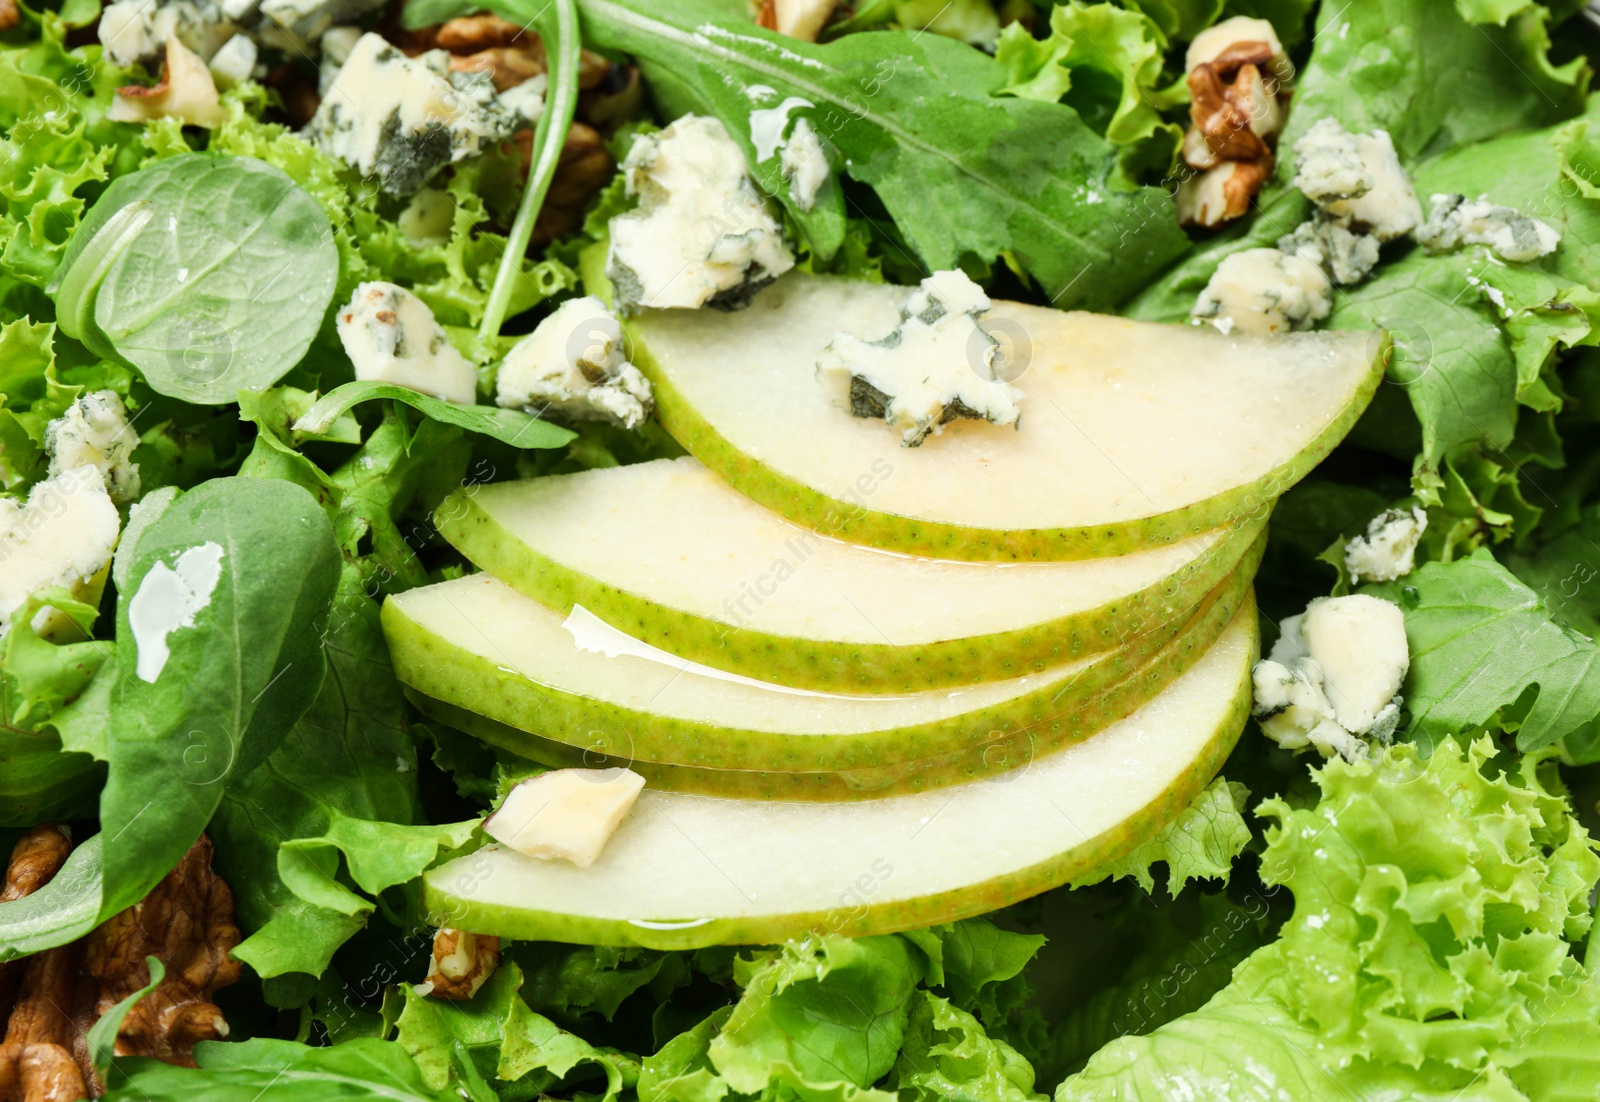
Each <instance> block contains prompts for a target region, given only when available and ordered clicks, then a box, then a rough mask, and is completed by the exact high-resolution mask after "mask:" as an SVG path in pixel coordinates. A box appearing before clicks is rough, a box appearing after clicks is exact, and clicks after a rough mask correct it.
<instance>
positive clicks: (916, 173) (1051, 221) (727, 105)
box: [581, 0, 1187, 307]
mask: <svg viewBox="0 0 1600 1102" xmlns="http://www.w3.org/2000/svg"><path fill="white" fill-rule="evenodd" d="M581 10H582V14H583V19H584V38H585V41H586V42H588V43H589V44H590V45H591V46H597V47H600V48H604V49H614V50H620V51H623V52H625V53H629V54H631V55H633V56H634V57H635V58H636V59H637V60H638V61H639V63H640V65H641V67H642V68H643V70H644V73H645V76H646V77H647V78H648V79H649V80H650V82H651V87H652V91H653V93H654V94H655V96H656V97H657V99H658V100H660V101H661V103H662V104H663V106H664V107H665V108H666V110H667V111H668V112H669V113H672V114H681V113H685V112H689V111H695V112H699V113H702V114H711V115H715V116H717V117H718V118H720V119H721V120H722V121H723V123H724V124H725V125H726V126H727V129H728V132H729V134H730V135H732V137H733V138H734V140H736V141H737V142H739V144H740V145H741V146H742V147H743V148H744V149H745V151H746V153H747V155H748V156H749V160H750V165H751V171H752V173H753V174H754V176H755V177H756V179H757V181H758V182H759V183H760V184H761V186H762V187H763V188H764V189H766V190H767V191H769V192H771V193H773V194H775V195H777V196H778V197H779V198H780V199H781V200H783V201H784V204H785V207H786V209H787V210H788V211H789V213H790V214H791V215H792V216H793V217H794V218H795V220H796V221H797V222H798V223H799V224H800V225H801V226H802V227H804V229H805V231H806V234H807V236H808V237H809V238H810V240H811V244H812V246H813V247H814V248H815V250H816V252H817V253H818V255H820V256H823V257H828V256H831V255H832V254H833V253H834V252H835V251H837V249H838V247H839V245H840V243H841V241H842V239H843V233H844V225H845V206H844V192H843V191H842V190H841V189H840V188H838V187H837V186H835V185H832V184H830V185H828V186H827V187H826V188H825V189H824V191H823V192H822V193H820V194H819V196H818V199H817V203H816V205H815V206H814V207H813V208H812V209H811V210H810V211H802V210H800V209H799V208H798V207H797V206H796V205H795V204H794V202H793V200H792V199H791V198H790V197H789V191H788V184H787V183H786V182H785V181H784V179H783V174H782V169H781V166H780V160H781V158H779V157H778V156H777V154H776V153H775V152H773V151H772V150H769V149H767V148H766V144H765V142H764V141H763V143H762V148H760V149H758V148H757V143H756V140H755V138H756V137H757V136H762V135H764V133H765V130H764V127H765V124H766V123H767V121H768V120H766V119H764V118H754V119H753V115H754V113H755V112H757V111H770V110H774V109H777V108H778V107H779V106H780V105H781V104H782V103H783V102H784V101H785V100H787V99H789V98H790V97H797V98H799V99H800V100H803V101H804V102H805V104H806V106H804V107H802V108H795V107H794V106H793V105H791V110H793V111H794V112H795V114H794V115H793V116H792V117H804V118H806V119H807V120H808V121H809V122H810V123H811V125H812V127H813V128H814V129H815V130H816V131H817V132H818V134H819V135H820V136H821V137H822V138H823V139H824V140H825V141H827V142H828V143H830V144H831V145H833V146H834V147H836V149H837V152H838V155H839V157H840V161H841V162H842V163H843V165H844V166H845V167H844V171H845V172H847V173H848V174H849V175H850V176H851V178H853V179H854V180H856V181H858V182H860V183H862V184H865V185H867V186H869V187H871V188H873V189H874V190H875V191H876V192H877V195H878V198H879V199H880V200H881V201H882V202H883V205H884V207H885V208H886V209H887V211H888V213H889V215H890V216H891V217H892V218H893V220H894V223H895V225H896V227H897V229H898V231H899V232H900V233H901V234H902V235H903V236H904V238H905V240H906V242H907V243H908V245H909V246H910V248H911V250H912V251H913V252H914V253H916V254H917V256H918V257H919V258H920V260H921V262H922V264H923V265H925V266H926V267H927V268H928V269H930V270H931V269H934V268H953V267H956V266H958V264H959V263H960V262H961V260H962V258H963V257H970V258H972V259H974V260H976V261H977V262H979V263H989V262H991V261H993V260H994V258H996V257H998V256H1000V255H1001V254H1006V255H1008V256H1012V257H1014V258H1015V259H1016V260H1017V262H1018V263H1019V264H1020V265H1021V267H1022V269H1023V270H1025V271H1026V272H1028V274H1029V275H1031V276H1032V277H1033V278H1034V279H1036V280H1037V281H1038V282H1039V284H1040V285H1041V286H1042V287H1043V289H1044V292H1045V294H1046V296H1047V297H1049V298H1050V299H1051V300H1052V301H1054V302H1055V303H1056V304H1057V305H1059V306H1064V307H1065V306H1091V307H1092V306H1106V305H1111V304H1115V303H1117V302H1120V301H1121V300H1122V299H1124V298H1126V297H1127V296H1128V295H1130V294H1132V293H1133V292H1134V291H1135V290H1137V289H1138V288H1140V287H1142V286H1143V285H1144V283H1145V282H1146V281H1147V280H1148V278H1149V277H1150V275H1151V274H1152V273H1153V272H1155V271H1156V270H1158V269H1159V267H1160V266H1161V265H1163V264H1165V263H1167V262H1168V261H1170V260H1171V259H1172V258H1173V257H1175V256H1176V255H1178V253H1180V252H1181V251H1182V250H1183V249H1184V248H1185V246H1186V243H1187V242H1186V239H1185V238H1184V236H1183V234H1182V233H1181V232H1180V231H1179V230H1178V228H1177V225H1176V222H1175V220H1174V219H1173V218H1172V217H1171V214H1170V212H1171V200H1170V198H1169V197H1168V196H1167V195H1165V194H1164V193H1162V192H1160V191H1158V190H1155V189H1139V190H1133V191H1119V190H1113V189H1112V188H1111V187H1110V178H1111V175H1112V174H1113V172H1114V170H1115V166H1114V156H1113V151H1112V149H1111V147H1110V145H1109V144H1108V143H1106V142H1105V141H1104V140H1103V139H1102V138H1100V137H1099V135H1097V134H1095V133H1094V131H1093V130H1092V129H1091V128H1090V127H1089V126H1088V125H1087V124H1086V123H1085V122H1084V121H1083V120H1082V119H1080V118H1079V117H1078V115H1077V113H1076V112H1074V111H1072V110H1071V109H1070V108H1067V107H1065V106H1062V105H1059V104H1054V103H1039V102H1036V101H1032V100H1025V99H1018V98H1016V97H1011V96H999V97H997V96H995V94H994V93H996V92H998V91H999V90H1000V89H1001V88H1003V87H1004V86H1005V85H1006V83H1007V77H1006V70H1005V69H1004V68H1003V67H1002V66H1001V65H1000V64H999V63H998V62H996V61H994V60H993V59H991V58H988V57H985V56H984V55H983V54H981V53H979V52H978V51H975V50H972V49H971V48H969V47H966V46H963V45H961V44H960V43H957V42H954V41H951V40H949V39H946V38H944V37H942V36H939V35H931V34H929V35H921V36H917V35H913V34H910V33H906V32H899V31H874V32H867V33H863V34H853V35H847V36H846V37H844V38H841V39H839V40H837V41H835V42H832V43H829V44H827V45H822V46H817V45H812V44H809V43H805V42H800V41H796V40H794V39H791V38H785V37H783V36H780V35H777V34H774V33H773V32H770V31H765V30H762V29H760V28H757V27H751V26H749V25H748V24H746V23H735V22H733V21H731V20H729V19H727V18H726V17H724V16H721V15H719V14H718V13H717V12H716V10H715V9H712V8H708V7H703V6H701V5H699V4H697V3H695V2H694V0H660V2H657V0H649V2H644V0H583V2H582V4H581ZM753 126H754V129H752V127H753ZM1113 258H1114V259H1113Z"/></svg>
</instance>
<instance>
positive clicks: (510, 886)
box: [423, 602, 1256, 949]
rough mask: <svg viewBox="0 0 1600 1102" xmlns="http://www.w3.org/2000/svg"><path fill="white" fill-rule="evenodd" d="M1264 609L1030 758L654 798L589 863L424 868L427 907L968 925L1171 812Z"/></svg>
mask: <svg viewBox="0 0 1600 1102" xmlns="http://www.w3.org/2000/svg"><path fill="white" fill-rule="evenodd" d="M1255 654H1256V634H1255V610H1254V608H1253V606H1252V605H1250V603H1248V602H1247V605H1246V607H1245V608H1243V609H1241V610H1240V612H1239V615H1238V616H1237V617H1236V618H1235V620H1234V622H1233V623H1232V624H1231V625H1230V626H1229V628H1228V630H1227V631H1226V632H1225V633H1224V634H1223V636H1222V638H1220V639H1219V640H1218V641H1217V643H1216V644H1215V645H1214V646H1213V647H1212V648H1211V649H1210V650H1209V651H1208V652H1207V653H1206V655H1205V656H1204V657H1203V658H1201V660H1200V661H1199V662H1198V663H1196V664H1195V666H1194V667H1193V668H1192V669H1190V670H1189V672H1188V673H1186V674H1184V675H1183V676H1182V677H1181V678H1179V679H1178V680H1177V681H1175V682H1174V683H1173V684H1172V685H1171V686H1170V687H1169V688H1168V689H1167V690H1166V691H1165V692H1163V693H1162V694H1161V695H1160V696H1158V697H1156V698H1155V699H1154V700H1152V701H1151V702H1150V703H1148V704H1146V705H1145V706H1144V707H1143V708H1141V709H1140V710H1139V711H1137V712H1136V713H1134V714H1133V715H1131V716H1129V717H1128V718H1127V719H1124V720H1122V721H1121V722H1120V723H1117V724H1115V725H1114V726H1112V727H1110V728H1108V729H1106V730H1105V731H1102V732H1101V733H1100V734H1098V735H1096V736H1095V737H1094V738H1091V739H1087V740H1085V741H1083V742H1080V743H1077V744H1075V745H1073V746H1071V747H1069V748H1068V749H1065V750H1062V751H1060V752H1059V753H1056V754H1052V755H1050V756H1048V757H1045V758H1041V759H1040V760H1038V761H1036V762H1034V763H1033V765H1032V766H1031V767H1030V768H1028V769H1023V770H1017V771H1015V772H1013V773H1008V774H1005V775H1004V776H1002V777H1000V778H997V779H995V780H992V781H978V782H974V783H972V784H966V785H962V786H960V787H959V788H955V789H949V790H945V791H939V792H925V793H920V794H918V795H914V796H892V797H888V798H885V799H880V800H866V801H862V802H859V803H837V804H828V803H805V802H787V801H774V800H729V799H718V798H715V797H710V796H691V795H685V794H683V793H677V792H657V791H652V790H651V789H649V788H648V787H647V788H646V789H645V791H644V792H643V793H641V794H640V796H639V800H638V802H637V803H636V804H635V805H634V809H633V813H632V814H631V815H630V816H629V818H628V819H626V820H625V821H624V822H623V823H622V825H621V826H620V827H619V828H618V829H617V832H616V834H614V835H612V837H611V840H610V842H609V843H607V845H606V849H605V852H604V853H603V854H601V856H600V859H599V860H597V861H596V862H595V863H594V864H593V865H591V866H589V867H588V868H584V869H580V868H577V867H575V866H572V865H568V864H565V863H562V862H556V861H538V860H535V859H533V858H529V857H524V856H523V855H521V854H519V853H514V852H511V851H509V850H506V849H503V848H500V847H497V846H488V847H485V848H484V849H481V850H478V851H477V852H476V853H473V854H470V855H468V856H466V857H461V858H458V859H457V860H454V861H451V862H449V863H447V864H444V865H442V866H440V867H439V868H437V869H434V870H432V871H431V872H429V873H427V874H425V876H424V881H423V882H424V898H425V902H426V905H427V908H428V910H429V912H430V914H431V916H432V917H431V919H430V921H433V922H436V923H440V924H444V925H449V926H454V927H457V928H460V929H465V930H471V931H473V932H474V933H480V934H497V935H500V936H502V937H511V938H517V939H528V940H535V941H573V942H581V943H588V944H597V945H644V946H649V947H652V948H661V949H688V948H696V947H700V946H706V945H723V944H762V943H771V942H776V941H782V940H784V939H787V938H801V937H805V936H806V935H808V934H814V933H839V934H845V935H849V936H860V935H864V934H876V933H888V932H891V931H894V930H904V929H909V928H911V927H915V926H924V925H927V924H929V923H934V922H952V921H955V920H957V919H960V918H965V917H968V916H970V915H975V914H980V913H983V912H985V911H990V910H993V909H994V908H996V907H1003V906H1005V905H1006V904H1009V903H1014V902H1016V901H1017V900H1019V899H1024V898H1026V897H1028V896H1030V895H1035V894H1037V893H1039V892H1041V891H1044V890H1046V889H1048V888H1052V887H1055V886H1057V885H1059V884H1063V883H1066V882H1067V881H1069V880H1073V879H1076V878H1079V877H1082V876H1084V875H1086V874H1088V873H1090V872H1092V871H1094V870H1096V869H1098V868H1103V867H1104V866H1105V865H1106V864H1107V863H1108V862H1110V861H1112V860H1114V859H1116V858H1117V857H1119V856H1121V855H1122V854H1124V853H1126V852H1127V851H1128V850H1129V849H1131V848H1132V847H1133V846H1135V845H1137V844H1138V843H1139V842H1140V841H1142V840H1143V839H1144V838H1147V837H1148V836H1149V835H1150V834H1151V833H1153V832H1154V831H1155V830H1157V829H1159V828H1160V827H1161V826H1162V825H1163V824H1164V823H1166V822H1169V821H1170V820H1171V818H1172V817H1173V816H1174V815H1175V814H1177V812H1178V811H1179V810H1180V809H1182V808H1183V807H1185V806H1186V805H1187V804H1188V803H1189V802H1190V801H1191V800H1193V798H1194V797H1195V795H1196V794H1197V793H1199V791H1200V790H1201V789H1202V788H1203V787H1204V786H1205V785H1206V784H1207V783H1208V782H1209V781H1210V779H1211V778H1212V776H1214V775H1215V773H1216V771H1217V769H1218V768H1219V767H1220V766H1221V764H1222V761H1223V759H1224V758H1225V757H1226V756H1227V753H1228V751H1229V750H1230V749H1231V748H1232V746H1233V744H1234V742H1235V741H1236V740H1237V738H1238V736H1239V731H1240V730H1241V728H1242V727H1243V725H1244V720H1245V716H1246V714H1247V713H1248V711H1249V707H1250V665H1251V663H1252V661H1253V660H1254V658H1255Z"/></svg>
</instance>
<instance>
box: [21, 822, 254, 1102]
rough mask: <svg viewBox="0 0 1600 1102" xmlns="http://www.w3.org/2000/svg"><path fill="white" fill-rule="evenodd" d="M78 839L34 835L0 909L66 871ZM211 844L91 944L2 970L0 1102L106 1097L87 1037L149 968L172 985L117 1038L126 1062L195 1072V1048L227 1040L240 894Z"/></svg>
mask: <svg viewBox="0 0 1600 1102" xmlns="http://www.w3.org/2000/svg"><path fill="white" fill-rule="evenodd" d="M69 848H70V839H69V838H68V836H67V834H66V832H65V830H64V829H63V828H62V827H60V826H57V825H55V824H45V825H43V826H38V827H35V828H33V829H32V830H30V831H28V832H27V833H26V834H24V835H23V837H22V839H21V840H20V841H19V842H18V843H17V845H16V848H15V849H14V850H13V851H12V856H11V863H10V865H9V866H8V867H7V870H6V879H5V887H4V889H3V891H0V899H7V900H9V899H13V898H20V897H21V896H23V895H27V894H30V893H31V892H33V891H36V890H38V889H39V888H40V887H43V886H44V884H46V883H48V882H49V880H50V878H51V877H52V876H54V875H55V873H56V872H57V871H58V870H59V869H60V867H61V864H62V863H63V862H64V861H65V860H66V856H67V852H68V850H69ZM211 853H212V851H211V843H210V841H209V840H208V839H206V838H205V837H204V836H202V837H201V838H200V839H199V840H198V841H196V842H195V844H194V845H193V846H192V847H190V849H189V852H188V853H187V854H185V855H184V858H183V860H182V861H180V862H179V863H178V867H177V868H175V869H173V870H172V872H170V873H168V874H167V876H166V877H165V878H163V879H162V881H161V882H160V883H159V884H157V885H156V887H155V888H154V889H153V890H152V891H151V892H150V894H149V895H148V896H146V897H145V898H144V899H143V900H142V901H141V902H139V903H136V904H134V905H133V906H132V907H129V908H128V909H127V910H125V911H122V912H121V913H119V914H117V915H114V916H113V917H112V918H110V919H108V920H107V921H106V922H104V923H102V924H101V925H100V926H98V927H96V928H95V929H94V930H92V931H90V932H89V933H88V934H87V935H85V936H84V937H83V938H82V939H81V940H79V941H76V942H74V943H72V944H70V945H62V946H59V947H58V948H55V949H49V950H46V951H45V952H43V953H39V954H37V955H35V956H32V957H28V958H25V959H23V960H19V961H14V962H11V964H8V965H6V966H5V967H4V968H3V969H0V1016H3V1017H4V1018H5V1036H4V1041H3V1043H0V1102H55V1100H57V1099H61V1100H63V1102H65V1100H67V1099H75V1098H83V1097H86V1096H89V1095H91V1094H98V1093H99V1086H100V1084H99V1082H98V1080H97V1079H96V1077H95V1074H94V1070H93V1067H92V1066H91V1064H90V1061H89V1052H88V1043H87V1040H86V1037H87V1034H88V1032H89V1030H90V1028H91V1027H93V1025H94V1023H95V1022H97V1021H98V1020H99V1019H100V1017H101V1015H103V1014H105V1013H106V1011H108V1010H110V1009H111V1008H112V1007H113V1006H115V1005H116V1004H117V1003H118V1002H120V1001H121V1000H122V999H124V998H126V997H127V996H128V995H131V994H133V993H134V992H135V991H137V990H139V989H140V988H142V987H143V986H144V985H145V984H147V983H148V982H149V981H150V974H149V970H148V969H147V968H146V967H145V958H146V957H147V956H154V957H155V958H156V959H158V960H160V961H161V962H162V963H163V964H164V965H166V968H167V974H166V978H165V979H163V980H162V982H161V983H160V985H158V986H157V987H156V989H155V990H154V991H152V992H151V993H150V994H149V995H147V996H146V997H145V998H143V999H141V1000H140V1001H139V1002H138V1003H137V1004H135V1005H134V1007H133V1009H132V1011H130V1012H129V1014H128V1016H127V1018H126V1019H124V1020H123V1023H122V1028H121V1030H120V1031H119V1032H118V1035H117V1045H116V1051H117V1053H118V1055H123V1056H153V1057H155V1058H156V1059H159V1060H164V1061H166V1062H167V1063H170V1064H181V1065H184V1066H191V1067H192V1066H193V1063H194V1059H193V1052H194V1046H195V1043H196V1042H198V1041H202V1040H211V1039H217V1038H221V1037H226V1036H227V1035H228V1026H227V1023H226V1022H225V1021H224V1020H223V1017H222V1012H221V1011H220V1010H219V1009H217V1007H216V1006H215V1004H213V1003H212V1001H211V999H212V996H213V994H214V993H215V992H216V990H217V989H218V988H221V987H225V986H226V985H228V984H230V983H232V982H234V981H235V980H236V979H238V978H239V970H240V965H239V963H238V962H237V961H235V960H233V958H232V957H231V956H230V955H229V954H230V953H231V952H232V951H233V948H234V946H236V945H237V944H238V943H239V928H238V927H237V926H236V925H234V922H233V893H232V892H231V891H229V890H228V886H227V885H226V884H224V883H223V882H222V880H221V879H219V878H218V877H217V875H216V873H214V872H212V870H211Z"/></svg>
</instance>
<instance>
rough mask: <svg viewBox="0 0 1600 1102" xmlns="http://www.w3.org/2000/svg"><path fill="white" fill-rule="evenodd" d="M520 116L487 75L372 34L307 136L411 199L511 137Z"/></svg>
mask: <svg viewBox="0 0 1600 1102" xmlns="http://www.w3.org/2000/svg"><path fill="white" fill-rule="evenodd" d="M517 125H518V124H517V117H516V116H515V115H514V114H513V113H512V112H509V111H507V110H506V109H505V107H504V106H503V105H502V104H501V103H500V101H499V98H498V97H497V96H496V95H495V91H494V85H493V82H492V80H491V78H490V77H489V74H487V73H454V74H452V73H451V72H450V59H449V55H448V54H446V53H445V52H444V51H443V50H430V51H428V52H427V53H425V54H422V55H421V56H419V57H414V58H412V57H407V56H406V55H405V54H403V53H401V52H400V51H399V50H397V49H395V48H394V47H393V46H391V45H390V44H389V43H388V42H386V41H384V39H383V38H381V37H380V36H378V35H375V34H365V35H362V36H361V38H360V39H359V40H358V41H357V42H356V44H355V46H354V47H353V48H352V49H351V51H350V56H349V57H348V58H347V59H346V60H345V63H344V65H343V66H342V67H341V68H340V69H339V74H338V76H336V77H334V79H333V83H332V84H331V85H329V87H328V93H327V95H326V96H324V97H323V100H322V103H321V105H320V106H319V107H318V108H317V113H316V114H315V115H314V116H312V118H311V121H310V122H309V123H307V124H306V131H305V133H306V136H307V137H308V138H309V139H310V140H311V141H312V142H313V143H314V144H315V145H316V146H317V147H318V148H319V149H321V150H322V151H323V152H324V153H327V154H329V155H330V156H333V157H338V158H339V159H340V160H342V161H344V162H345V163H346V164H348V165H350V166H351V167H353V168H355V169H356V170H357V171H359V172H360V173H361V174H362V175H363V176H368V177H376V178H377V180H378V186H379V187H380V188H381V189H382V190H383V191H385V192H387V193H389V194H391V195H410V194H412V193H413V192H415V191H416V190H417V189H418V188H419V187H421V186H422V185H423V184H425V183H427V182H428V180H429V179H431V178H432V177H433V176H434V175H435V174H436V173H437V172H438V171H439V170H440V169H441V168H443V167H444V166H445V165H448V164H453V163H455V162H456V161H460V160H462V159H463V158H466V157H470V156H472V155H473V154H476V153H480V152H482V151H483V150H484V149H485V148H487V147H488V146H490V145H492V144H493V143H495V142H497V141H500V140H502V139H505V138H508V137H510V136H511V133H512V131H513V130H514V129H515V128H516V126H517Z"/></svg>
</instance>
